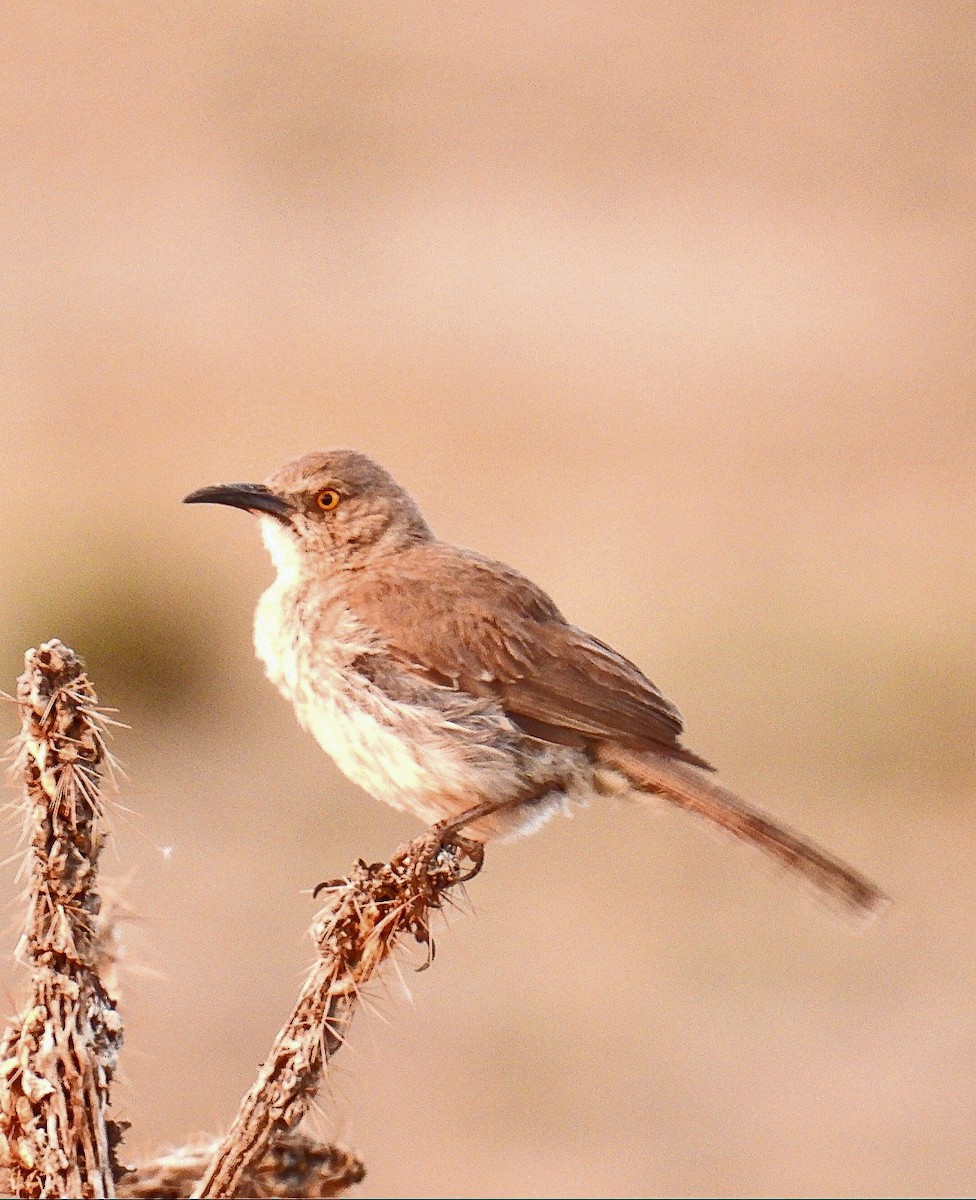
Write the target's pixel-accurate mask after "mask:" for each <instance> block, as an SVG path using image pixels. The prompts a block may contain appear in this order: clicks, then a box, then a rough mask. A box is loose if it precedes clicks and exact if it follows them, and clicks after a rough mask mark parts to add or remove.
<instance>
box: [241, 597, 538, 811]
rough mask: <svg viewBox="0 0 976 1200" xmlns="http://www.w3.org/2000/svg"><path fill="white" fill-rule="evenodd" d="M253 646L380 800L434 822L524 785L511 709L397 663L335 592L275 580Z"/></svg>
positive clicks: (332, 750)
mask: <svg viewBox="0 0 976 1200" xmlns="http://www.w3.org/2000/svg"><path fill="white" fill-rule="evenodd" d="M254 644H255V649H256V652H257V655H258V658H259V659H260V660H261V661H262V663H263V664H264V667H265V670H266V672H267V674H268V677H269V679H271V681H272V682H273V683H274V684H275V685H276V686H277V687H278V688H279V690H280V691H281V692H282V693H283V695H285V696H286V697H287V699H289V700H291V702H292V703H293V705H294V707H295V713H296V715H297V717H298V720H299V722H300V724H301V725H302V726H303V727H304V728H306V729H307V730H308V731H309V732H310V733H311V734H312V736H313V737H314V738H315V740H316V741H317V742H318V743H319V745H320V746H321V747H322V749H323V750H325V751H326V753H327V754H329V755H330V756H331V757H332V758H333V759H334V760H335V762H336V765H337V766H338V767H339V769H340V770H341V771H342V772H343V774H345V775H346V776H347V777H348V778H349V779H351V780H352V781H353V782H354V783H356V784H358V785H359V786H360V787H362V788H363V789H364V790H365V791H367V792H369V793H370V794H371V795H373V796H375V797H377V799H380V800H383V801H385V802H386V803H388V804H391V805H392V806H393V807H395V808H400V809H406V810H408V811H410V812H413V813H414V814H415V815H417V816H418V817H420V818H421V819H422V820H425V821H434V820H437V819H439V818H440V817H442V816H444V815H445V814H446V813H454V812H456V811H461V810H462V809H463V808H465V807H468V806H470V805H471V804H475V803H478V801H479V798H481V797H482V796H484V795H486V794H493V795H504V794H506V793H508V792H510V791H512V790H514V789H516V788H517V787H518V781H517V772H516V767H515V762H514V756H513V753H512V739H513V737H516V736H517V735H516V734H514V733H513V731H512V730H511V727H510V726H509V725H508V722H507V721H506V720H505V719H504V717H502V716H501V715H500V714H499V713H497V712H494V711H492V706H491V705H490V704H488V703H487V702H485V701H482V700H478V699H476V698H474V697H468V696H465V695H463V694H458V693H451V692H450V690H449V689H445V688H438V687H436V686H435V685H432V684H430V685H428V684H426V683H424V682H423V681H422V680H420V679H418V678H417V677H416V676H408V675H407V674H405V673H404V672H403V671H402V669H399V668H396V667H395V665H393V664H391V663H390V662H389V660H388V659H387V658H386V656H385V655H384V650H383V647H382V645H379V644H377V640H376V638H375V637H374V636H372V635H371V634H370V632H369V631H368V630H367V629H365V628H364V627H363V625H362V624H361V622H359V621H358V620H357V619H356V618H355V617H354V616H353V615H352V614H351V613H350V612H349V611H348V609H347V608H345V607H344V606H343V605H342V603H341V601H340V600H339V599H338V598H337V597H333V596H330V595H329V594H328V593H327V592H319V593H318V594H316V592H315V591H312V592H311V593H310V592H309V589H307V588H302V587H294V586H292V587H279V586H278V585H277V584H273V585H272V586H271V587H270V588H269V589H268V590H267V591H266V592H265V593H264V595H263V596H262V597H261V600H260V602H259V604H258V609H257V612H256V614H255V622H254Z"/></svg>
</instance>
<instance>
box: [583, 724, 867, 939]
mask: <svg viewBox="0 0 976 1200" xmlns="http://www.w3.org/2000/svg"><path fill="white" fill-rule="evenodd" d="M596 758H597V761H599V762H600V763H602V764H604V765H606V766H611V767H615V768H616V769H617V770H619V771H622V772H623V773H624V774H625V775H626V776H627V777H628V779H630V781H631V782H632V783H633V784H634V786H635V787H637V788H639V789H640V790H641V791H646V792H653V793H654V794H656V795H659V796H663V797H664V798H665V799H666V800H669V801H671V803H672V804H676V805H677V806H678V807H679V808H683V809H686V810H687V811H688V812H695V813H699V814H700V815H701V816H703V817H706V818H707V819H708V820H709V821H711V822H712V823H713V824H715V825H718V826H720V827H721V828H722V829H725V830H727V831H728V832H729V833H731V834H732V835H733V836H734V837H737V838H740V839H741V840H742V841H743V842H748V843H749V845H752V846H758V847H759V848H760V849H761V850H763V851H765V853H766V854H768V855H770V856H771V857H772V858H774V859H776V861H777V862H779V863H782V864H783V865H784V866H785V867H788V868H789V869H790V870H792V871H795V872H797V873H798V874H799V875H802V876H803V877H804V878H805V879H809V880H810V881H811V883H813V884H815V885H816V886H817V887H818V888H819V889H820V890H821V891H822V892H824V893H825V894H826V895H828V896H831V897H833V898H834V899H837V900H840V901H841V902H842V903H843V904H844V905H845V906H846V907H847V908H849V909H850V910H852V911H853V912H855V913H858V914H861V915H866V914H868V913H872V912H876V911H877V910H878V909H880V908H881V907H883V906H884V904H885V903H886V902H887V897H886V896H885V894H884V893H883V892H882V891H881V890H880V889H879V888H877V887H876V886H875V885H874V884H873V883H872V882H871V881H870V880H869V879H867V878H866V877H865V876H863V875H861V874H860V872H858V871H855V870H854V869H853V868H852V867H849V866H847V865H846V864H845V863H843V862H841V861H840V859H837V858H834V857H833V856H832V855H830V854H828V853H827V852H826V851H825V850H821V849H820V848H819V847H817V846H815V845H814V844H813V843H812V842H809V841H807V839H806V838H804V837H801V836H800V835H799V834H796V833H793V832H792V831H791V830H789V829H787V828H786V827H785V826H783V825H780V824H778V823H777V822H776V821H774V820H773V819H772V818H771V817H768V816H767V815H766V814H765V813H763V812H762V811H760V810H759V809H757V808H753V807H752V805H750V804H748V803H747V802H746V801H745V800H743V799H742V798H741V797H740V796H737V795H736V794H735V792H733V791H732V790H731V789H730V788H727V787H725V786H724V785H723V784H721V783H719V782H718V780H717V779H715V777H714V776H710V775H705V774H704V773H703V772H702V771H699V770H697V769H696V768H695V767H692V766H688V765H687V764H686V763H683V762H679V761H677V760H675V759H671V758H667V759H666V758H662V757H660V756H658V755H655V754H648V753H641V752H640V751H637V750H628V749H627V748H626V747H624V746H620V745H618V744H614V743H612V742H604V743H602V744H601V745H600V746H598V747H597V748H596Z"/></svg>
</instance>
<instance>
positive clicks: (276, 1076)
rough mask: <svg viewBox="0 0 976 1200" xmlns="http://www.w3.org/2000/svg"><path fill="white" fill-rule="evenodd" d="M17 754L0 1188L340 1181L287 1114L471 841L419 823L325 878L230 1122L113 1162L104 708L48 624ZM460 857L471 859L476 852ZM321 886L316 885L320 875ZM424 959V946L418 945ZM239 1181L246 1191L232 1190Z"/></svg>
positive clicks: (64, 1190)
mask: <svg viewBox="0 0 976 1200" xmlns="http://www.w3.org/2000/svg"><path fill="white" fill-rule="evenodd" d="M16 700H17V704H18V706H19V708H20V711H21V718H22V731H21V734H20V736H19V738H18V739H17V740H16V743H15V751H16V755H15V761H14V766H13V771H14V773H15V774H17V775H19V776H20V777H21V778H22V779H23V781H24V799H23V811H24V818H25V824H26V830H27V833H28V835H29V838H30V882H29V889H28V893H29V894H28V901H29V910H28V917H27V924H26V929H25V932H24V934H23V937H22V939H21V942H20V945H19V947H18V954H19V957H20V958H21V959H22V960H23V961H25V962H26V965H27V966H28V967H29V969H30V971H31V995H30V999H29V1000H28V1002H27V1004H26V1006H25V1007H24V1009H23V1011H22V1012H21V1014H20V1016H19V1017H17V1018H16V1019H14V1020H13V1021H12V1022H11V1023H10V1025H9V1026H8V1028H7V1030H6V1032H5V1034H4V1036H3V1039H2V1042H0V1193H2V1194H4V1195H12V1196H18V1197H67V1196H71V1197H114V1196H116V1195H118V1196H120V1197H150V1196H153V1197H167V1196H173V1197H183V1196H185V1197H190V1196H193V1197H216V1196H234V1195H238V1194H244V1195H247V1196H258V1197H264V1196H268V1197H272V1196H294V1197H324V1196H337V1195H340V1194H341V1193H342V1192H344V1191H345V1190H346V1189H347V1188H348V1187H350V1186H351V1185H352V1184H354V1183H358V1182H359V1181H360V1180H361V1179H362V1178H363V1175H364V1174H365V1171H364V1168H363V1165H362V1163H361V1162H360V1161H359V1159H358V1158H357V1157H356V1156H355V1155H354V1154H353V1153H351V1152H350V1151H348V1150H346V1149H344V1148H343V1147H341V1146H335V1145H325V1144H322V1143H319V1142H317V1141H316V1140H314V1139H312V1138H310V1137H308V1136H307V1135H305V1134H303V1133H301V1132H300V1131H298V1129H297V1126H298V1123H299V1122H300V1121H301V1119H302V1117H303V1116H304V1115H305V1113H306V1111H307V1109H308V1107H309V1106H310V1104H311V1102H312V1099H313V1098H314V1095H315V1092H316V1090H317V1088H318V1086H319V1084H320V1082H321V1079H322V1075H323V1072H324V1070H325V1068H326V1067H327V1065H328V1061H329V1059H330V1057H331V1056H332V1055H333V1054H334V1053H335V1052H336V1051H337V1050H338V1049H339V1048H340V1047H341V1046H342V1044H343V1041H344V1039H345V1031H346V1029H347V1028H348V1025H349V1022H350V1021H351V1019H352V1016H353V1013H354V1011H355V1008H356V1005H357V1002H358V999H359V995H360V991H361V989H362V988H363V987H364V985H365V984H366V983H367V982H368V981H369V979H370V978H371V977H372V976H373V974H374V973H375V971H376V970H377V968H379V967H380V966H381V964H382V963H383V962H384V961H385V960H386V959H387V958H388V957H389V956H390V955H391V954H392V953H393V951H394V950H395V948H396V946H397V945H398V944H399V943H400V942H401V941H402V940H403V939H404V938H413V939H414V940H415V941H418V942H420V943H422V944H424V945H426V946H427V947H428V952H429V956H430V957H432V946H433V944H432V942H431V934H430V916H431V912H432V911H433V910H436V909H439V908H441V907H442V906H443V904H444V903H445V901H446V900H447V899H448V894H449V892H450V890H451V889H452V888H454V887H456V886H457V885H459V884H461V883H463V882H464V881H465V880H466V879H467V878H470V876H471V874H472V873H473V870H477V869H478V867H480V856H479V855H478V854H477V849H480V848H476V846H474V845H471V844H468V843H466V842H465V841H464V840H463V839H460V838H456V839H455V840H454V841H447V842H446V843H445V842H444V841H443V839H442V838H441V837H439V836H438V835H437V834H436V833H431V834H429V835H426V836H424V837H421V838H418V839H417V840H416V841H414V842H411V843H409V844H408V845H406V846H404V847H402V848H401V849H400V850H399V851H398V852H397V854H396V855H394V857H393V858H392V859H391V860H390V862H389V863H374V864H373V865H371V866H368V865H367V864H366V863H364V862H362V861H360V862H359V863H357V865H356V867H355V868H354V870H353V871H352V873H351V874H350V875H349V876H348V878H346V879H342V880H338V881H335V882H334V883H331V884H329V885H322V886H323V887H324V888H325V890H327V891H328V893H329V901H328V904H327V906H326V908H325V909H324V910H323V911H322V913H320V914H319V916H318V917H317V918H316V919H315V921H314V922H313V925H312V930H311V932H312V937H313V940H314V941H315V944H316V947H317V949H318V955H319V956H318V959H317V961H316V962H315V963H314V964H313V966H312V967H311V969H310V971H309V973H308V976H307V978H306V980H305V983H304V986H303V987H302V989H301V993H300V995H299V998H298V1001H297V1002H296V1004H295V1007H294V1010H293V1012H292V1014H291V1017H290V1018H289V1019H288V1021H287V1022H286V1024H285V1025H284V1026H283V1028H282V1029H281V1031H280V1032H279V1034H278V1036H277V1038H276V1039H275V1042H274V1044H273V1046H272V1048H271V1051H270V1053H269V1054H268V1056H267V1058H266V1060H265V1063H264V1066H263V1068H262V1070H261V1072H260V1074H259V1076H258V1079H257V1081H256V1082H255V1084H254V1086H253V1087H252V1088H251V1090H250V1091H249V1092H248V1093H247V1095H246V1096H245V1097H244V1099H243V1100H242V1102H241V1105H240V1109H239V1111H238V1115H237V1117H236V1118H235V1120H234V1122H233V1123H232V1125H231V1128H230V1130H229V1131H228V1133H227V1135H226V1137H224V1138H223V1139H221V1140H220V1141H218V1142H216V1143H213V1144H204V1145H200V1144H196V1145H193V1144H191V1145H189V1146H187V1147H184V1148H182V1149H179V1150H174V1151H172V1152H170V1153H167V1154H163V1155H160V1156H159V1157H157V1158H155V1159H153V1160H152V1161H150V1162H147V1163H144V1164H142V1165H140V1166H138V1167H136V1168H135V1169H127V1168H123V1167H120V1165H119V1163H118V1161H117V1159H116V1154H115V1152H116V1149H117V1147H118V1145H119V1142H120V1141H121V1137H122V1133H123V1131H124V1126H123V1125H122V1124H121V1123H119V1122H116V1121H113V1120H112V1119H111V1117H110V1116H109V1115H108V1108H109V1099H110V1097H109V1089H110V1084H111V1082H112V1076H113V1074H114V1072H115V1067H116V1063H117V1060H118V1055H119V1050H120V1047H121V1044H122V1022H121V1018H120V1016H119V1013H118V1009H117V1001H116V988H115V970H114V968H115V953H114V932H115V931H114V929H113V927H112V925H111V921H110V919H104V918H103V916H102V913H101V901H100V898H99V895H98V891H97V889H96V882H97V877H98V856H99V852H100V850H101V848H102V844H103V842H104V837H105V834H104V829H103V820H102V818H103V815H104V814H103V800H102V797H101V793H100V790H99V782H100V772H101V769H102V767H103V765H111V761H112V760H111V757H110V755H109V753H108V750H107V748H106V744H105V733H106V725H107V724H110V723H112V722H111V719H110V718H109V717H108V716H107V715H106V713H105V711H104V710H102V709H100V708H99V707H98V701H97V697H96V695H95V692H94V689H93V688H92V685H91V683H90V682H89V680H88V677H87V675H86V673H85V670H84V667H83V665H82V662H81V660H80V659H79V658H78V656H77V655H76V654H75V653H74V652H73V651H72V650H70V649H68V647H66V646H64V645H63V644H62V643H61V642H58V641H50V642H47V643H45V644H43V645H42V646H39V647H38V648H37V649H36V650H31V651H29V652H28V653H27V655H26V656H25V670H24V674H23V675H22V676H21V678H20V680H19V681H18V690H17V697H16ZM472 868H473V869H472ZM320 890H321V889H320ZM428 961H429V960H428ZM245 1189H246V1190H245Z"/></svg>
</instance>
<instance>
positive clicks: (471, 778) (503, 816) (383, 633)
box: [184, 449, 886, 914]
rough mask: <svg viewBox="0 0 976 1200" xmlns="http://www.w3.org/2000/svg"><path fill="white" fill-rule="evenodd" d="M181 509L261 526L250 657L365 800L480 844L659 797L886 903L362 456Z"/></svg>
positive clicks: (307, 465) (614, 661) (611, 662)
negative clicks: (259, 584)
mask: <svg viewBox="0 0 976 1200" xmlns="http://www.w3.org/2000/svg"><path fill="white" fill-rule="evenodd" d="M184 502H185V503H187V504H203V503H206V504H220V505H228V506H231V507H234V508H238V509H242V510H244V511H246V512H249V513H251V514H253V515H255V516H256V517H257V518H258V519H259V521H260V526H261V535H262V539H263V541H264V544H265V546H266V548H267V550H268V552H269V554H270V556H271V560H272V563H273V565H274V567H275V570H276V577H275V579H274V582H273V583H272V584H271V585H270V587H268V588H267V590H266V591H265V592H264V593H263V595H262V596H261V597H260V600H259V601H258V605H257V609H256V612H255V618H254V648H255V651H256V653H257V656H258V658H259V659H260V661H261V662H262V663H263V665H264V669H265V672H266V674H267V676H268V678H269V679H270V681H271V682H272V683H273V684H275V685H276V687H277V688H278V689H279V690H280V692H281V693H282V694H283V695H284V696H285V697H286V698H287V699H288V700H289V701H291V703H292V705H293V706H294V709H295V714H296V716H297V718H298V722H299V724H300V725H301V726H302V727H303V728H304V729H306V730H307V731H309V732H310V733H311V734H312V736H313V737H314V738H315V740H316V741H317V742H318V743H319V745H320V746H321V747H322V749H323V750H324V751H325V752H326V753H327V754H328V755H330V756H331V757H332V759H333V760H334V761H335V763H336V765H337V766H338V767H339V768H340V770H341V771H342V772H343V773H344V774H345V775H346V776H347V777H348V778H349V779H351V780H352V781H353V782H354V783H355V784H357V785H359V787H361V788H362V789H363V790H364V791H366V792H367V793H369V794H370V795H372V796H373V797H375V798H376V799H378V800H381V801H385V802H386V803H387V804H389V805H391V806H392V807H393V808H395V809H399V810H401V811H406V812H409V813H411V814H412V815H413V816H414V817H416V818H418V819H420V820H421V821H423V822H424V823H425V824H427V825H428V826H432V827H434V828H436V829H440V830H441V831H442V832H443V834H444V836H445V837H447V836H448V835H449V834H455V833H456V834H458V835H460V833H461V831H462V830H464V836H466V837H468V838H470V839H473V840H474V841H475V842H476V843H478V844H480V846H481V847H482V848H483V845H484V843H485V842H487V841H489V840H491V839H495V838H499V839H504V838H510V837H513V836H515V835H517V834H524V833H529V832H532V831H533V830H535V829H537V828H538V827H540V826H541V825H543V824H544V823H545V822H546V821H547V820H548V819H549V818H550V817H552V816H553V815H554V814H555V813H557V812H559V811H565V810H570V809H572V808H575V807H576V806H578V805H588V804H596V803H600V802H605V801H607V800H609V799H612V798H617V799H620V798H625V799H630V800H639V801H644V802H652V803H653V802H655V801H659V800H660V799H663V800H665V801H667V802H670V803H671V804H673V805H675V806H677V807H678V808H679V809H684V810H686V811H690V812H693V813H697V814H698V815H699V816H701V817H704V818H705V819H706V820H708V821H710V822H711V823H712V824H713V825H716V826H719V827H720V828H722V829H724V830H726V831H727V832H728V833H730V834H732V835H733V836H734V837H736V838H738V839H740V840H741V841H742V842H745V843H748V844H750V845H753V846H756V847H759V848H760V849H761V850H763V851H765V852H766V854H768V855H769V856H770V857H771V858H772V859H773V860H775V861H776V862H778V863H780V864H781V865H782V866H784V867H786V868H789V869H790V870H791V871H792V872H794V873H796V874H797V875H799V876H800V877H802V878H804V879H806V880H808V881H810V882H811V883H812V884H813V885H815V887H816V888H817V889H819V891H820V892H821V893H822V894H824V895H825V896H827V897H829V898H832V899H834V900H836V901H839V902H840V904H841V905H842V906H843V907H844V908H846V909H847V910H849V911H851V912H854V913H859V914H867V913H870V912H873V911H875V910H877V909H878V908H879V907H881V905H882V904H883V903H884V901H885V899H886V898H885V896H884V894H883V892H882V891H881V890H880V889H879V888H878V887H877V886H876V885H875V884H874V883H872V882H871V881H870V880H869V879H868V878H866V877H865V876H864V875H862V874H861V873H860V872H859V871H857V870H855V869H854V868H852V867H850V866H848V865H846V864H845V863H844V862H842V861H841V860H840V859H838V858H836V857H834V856H833V855H832V854H830V853H829V852H827V851H826V850H823V849H821V848H820V847H818V846H817V845H815V844H814V843H813V842H812V841H810V840H808V839H807V838H805V837H803V836H801V835H800V834H798V833H795V832H793V831H792V830H791V829H789V828H787V827H786V826H785V825H783V824H780V823H779V822H778V821H776V820H775V819H774V818H772V817H771V816H769V815H767V814H766V813H765V812H763V811H762V810H761V809H760V808H758V807H755V806H754V805H752V804H751V803H749V802H747V801H746V800H744V799H743V798H742V797H741V796H739V795H738V794H737V793H736V792H734V791H733V790H732V789H731V788H729V787H727V786H726V785H725V784H724V783H722V782H720V781H719V780H718V778H717V777H716V775H715V772H714V768H713V767H712V766H711V764H710V763H709V762H708V761H707V760H706V759H704V758H703V757H701V756H700V755H699V754H697V753H696V752H695V751H693V750H691V749H689V748H688V747H686V746H685V745H684V743H683V741H682V734H683V732H684V726H683V722H682V718H681V715H680V713H679V712H678V709H677V708H676V707H675V705H674V704H672V703H671V701H670V700H668V699H667V698H666V697H665V696H664V694H663V693H662V692H661V690H660V689H659V688H658V687H657V686H656V685H655V684H653V683H652V682H651V681H650V680H649V679H648V678H647V676H646V675H645V674H644V673H643V672H642V671H641V670H640V668H639V667H637V666H636V665H635V664H634V663H632V662H630V661H629V660H628V659H627V658H625V657H624V656H623V655H622V654H619V653H618V652H617V651H616V650H614V649H613V648H612V647H611V646H609V645H608V644H607V643H606V642H603V641H601V640H600V639H599V638H597V637H595V636H594V635H592V634H590V633H588V632H586V631H585V630H584V629H581V628H579V627H578V626H576V625H573V624H571V623H570V622H569V621H567V620H566V619H565V618H564V617H563V615H562V613H561V612H560V611H559V609H558V608H557V607H556V605H555V603H554V602H553V601H552V600H551V599H550V597H549V596H548V595H547V594H546V592H544V591H543V590H542V589H541V588H540V587H538V586H536V585H535V584H534V583H532V582H531V581H530V580H529V579H527V578H526V577H525V576H524V575H522V574H521V573H520V572H519V571H517V570H515V569H514V568H513V567H510V566H507V565H506V564H504V563H502V562H500V561H497V560H496V559H494V558H490V557H488V556H486V555H483V554H479V553H477V552H476V551H474V550H469V549H466V548H463V547H461V546H456V545H453V544H451V543H450V542H447V541H442V540H441V539H440V538H438V537H437V536H436V535H435V534H434V532H433V531H432V529H431V528H430V526H429V525H428V523H427V521H426V519H425V518H424V516H423V514H422V512H421V510H420V508H419V507H418V505H417V503H416V502H415V501H414V499H413V498H412V497H411V496H410V495H409V494H408V492H407V491H406V490H405V489H404V488H403V487H401V486H400V484H399V483H397V482H396V480H395V479H394V478H393V477H392V475H390V473H389V472H388V471H387V470H385V469H384V468H383V467H382V466H380V465H379V464H378V463H376V462H375V461H373V459H372V458H370V457H369V456H367V455H366V454H364V453H361V452H359V451H356V450H346V449H331V450H325V451H319V452H314V453H310V454H305V455H303V456H301V457H299V458H296V459H293V460H291V461H289V462H287V463H285V464H284V465H283V466H282V467H280V468H279V469H278V470H276V471H275V472H274V473H273V474H272V475H270V476H269V477H268V478H267V479H266V480H265V482H264V483H232V484H217V485H212V486H208V487H203V488H200V489H198V490H197V491H194V492H191V493H190V494H189V495H187V496H186V497H184Z"/></svg>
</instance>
